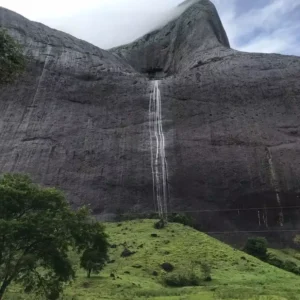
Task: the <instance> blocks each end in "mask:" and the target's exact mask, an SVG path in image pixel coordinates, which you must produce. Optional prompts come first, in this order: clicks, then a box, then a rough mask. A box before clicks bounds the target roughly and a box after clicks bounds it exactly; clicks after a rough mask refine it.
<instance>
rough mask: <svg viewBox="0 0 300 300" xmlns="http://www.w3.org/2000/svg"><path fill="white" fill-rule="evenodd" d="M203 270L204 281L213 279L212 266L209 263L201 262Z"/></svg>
mask: <svg viewBox="0 0 300 300" xmlns="http://www.w3.org/2000/svg"><path fill="white" fill-rule="evenodd" d="M201 271H202V275H203V279H204V281H211V280H212V278H211V267H210V265H209V264H208V263H201Z"/></svg>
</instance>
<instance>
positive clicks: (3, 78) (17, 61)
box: [0, 27, 25, 84]
mask: <svg viewBox="0 0 300 300" xmlns="http://www.w3.org/2000/svg"><path fill="white" fill-rule="evenodd" d="M24 68H25V58H24V56H23V54H22V51H21V47H20V45H19V44H18V43H17V42H16V41H15V40H14V39H13V38H12V37H11V36H10V35H9V34H8V33H7V32H6V31H5V30H3V29H1V27H0V84H1V83H8V82H11V81H13V80H14V79H15V78H16V77H17V76H18V75H19V74H20V73H21V72H23V71H24Z"/></svg>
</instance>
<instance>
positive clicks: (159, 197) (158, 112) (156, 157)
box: [149, 80, 168, 220]
mask: <svg viewBox="0 0 300 300" xmlns="http://www.w3.org/2000/svg"><path fill="white" fill-rule="evenodd" d="M159 84H160V81H159V80H155V81H153V90H152V93H151V95H150V103H149V131H150V149H151V168H152V177H153V198H154V202H155V206H156V209H157V211H158V214H159V217H160V218H161V219H163V220H167V215H168V187H167V184H168V170H167V161H166V153H165V136H164V131H163V126H162V108H161V93H160V89H159Z"/></svg>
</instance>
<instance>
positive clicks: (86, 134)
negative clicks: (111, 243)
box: [0, 0, 300, 231]
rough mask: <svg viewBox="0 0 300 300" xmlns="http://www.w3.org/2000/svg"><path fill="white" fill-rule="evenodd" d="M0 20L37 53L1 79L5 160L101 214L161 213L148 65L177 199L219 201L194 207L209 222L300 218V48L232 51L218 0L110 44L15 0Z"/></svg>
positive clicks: (210, 225) (173, 206)
mask: <svg viewBox="0 0 300 300" xmlns="http://www.w3.org/2000/svg"><path fill="white" fill-rule="evenodd" d="M0 21H1V25H2V26H4V27H6V28H8V30H9V32H10V33H11V34H12V35H14V36H15V37H16V38H18V39H19V40H20V41H21V43H22V44H23V45H24V47H25V48H24V51H25V53H26V54H27V55H28V57H29V64H28V69H27V72H26V74H24V75H23V76H22V78H21V79H20V80H19V81H18V82H16V83H15V84H13V85H9V86H5V87H1V95H0V126H1V133H0V134H1V139H0V154H1V155H0V166H1V172H17V171H18V172H19V171H21V172H27V173H30V174H32V176H33V177H34V179H35V180H36V181H37V182H41V183H43V184H45V185H55V186H58V187H60V188H62V189H63V190H64V191H66V192H67V194H68V198H69V199H70V201H71V202H72V203H73V205H74V206H77V205H81V204H82V203H88V204H90V205H91V207H92V208H93V209H94V212H95V214H98V215H101V216H102V217H108V216H110V215H112V216H113V215H114V213H116V211H117V210H124V211H135V212H146V211H153V210H154V209H155V203H154V201H153V187H152V184H153V183H152V180H153V177H152V170H151V155H150V139H149V123H148V121H149V99H150V94H151V92H152V87H153V83H152V82H151V81H150V80H149V78H148V75H149V76H150V77H155V75H156V74H155V73H156V72H159V77H161V79H162V80H161V81H160V83H159V88H160V91H161V109H162V126H163V130H164V135H165V153H166V159H167V162H168V190H169V198H168V209H169V211H195V210H196V211H197V210H201V211H202V210H206V211H205V212H198V213H194V214H193V215H194V216H195V217H196V218H197V221H198V224H199V227H200V228H202V229H204V230H213V231H219V230H233V229H234V230H235V229H237V228H239V229H243V230H261V229H264V230H266V229H270V228H272V229H283V228H282V227H281V225H282V224H283V225H284V226H285V227H284V229H291V228H295V227H297V226H298V219H299V213H298V212H299V210H298V209H286V208H284V209H281V208H279V207H281V206H284V207H286V206H298V205H300V201H299V187H300V185H299V180H298V178H300V158H299V157H300V156H299V153H300V147H299V145H300V144H299V137H300V131H299V130H300V128H299V126H300V120H299V116H300V111H299V100H300V87H299V84H298V83H299V79H300V78H299V77H300V58H299V57H294V56H283V55H277V54H252V53H242V52H239V51H235V50H232V49H230V48H229V43H228V39H227V36H226V33H225V31H224V29H223V27H222V24H221V22H220V20H219V17H218V15H217V12H216V10H215V8H214V6H213V5H212V4H211V3H210V2H209V1H207V0H200V1H195V3H194V4H192V6H190V7H189V8H188V9H187V10H186V11H185V12H184V13H183V14H182V15H181V16H180V17H179V18H177V19H176V20H173V21H172V22H170V23H169V24H167V25H166V26H165V27H163V28H161V29H160V30H157V31H155V32H153V33H150V34H148V35H146V36H144V37H143V38H141V39H140V40H138V41H136V42H134V43H133V44H130V45H126V46H122V47H119V48H117V49H112V50H111V51H109V52H108V51H104V50H101V49H98V48H96V47H94V46H92V45H90V44H88V43H86V42H83V41H80V40H78V39H75V38H73V37H71V36H69V35H67V34H64V33H61V32H58V31H56V30H53V29H50V28H48V27H46V26H44V25H42V24H38V23H34V22H30V21H28V20H26V19H25V18H23V17H21V16H19V15H17V14H15V13H13V12H10V11H8V10H6V9H3V8H0ZM278 198H279V200H278ZM253 208H261V209H259V210H257V209H253ZM271 208H272V209H271ZM249 209H250V210H249ZM207 210H208V211H207ZM212 210H217V211H212ZM216 220H217V222H216ZM281 223H282V224H281Z"/></svg>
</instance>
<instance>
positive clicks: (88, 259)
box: [80, 233, 108, 278]
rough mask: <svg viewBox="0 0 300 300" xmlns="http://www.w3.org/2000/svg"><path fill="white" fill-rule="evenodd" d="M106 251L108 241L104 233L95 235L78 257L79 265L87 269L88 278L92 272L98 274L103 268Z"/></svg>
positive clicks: (106, 257) (106, 258)
mask: <svg viewBox="0 0 300 300" xmlns="http://www.w3.org/2000/svg"><path fill="white" fill-rule="evenodd" d="M107 252H108V243H107V242H106V236H105V234H104V233H103V234H102V235H101V234H98V235H95V236H94V239H93V240H91V241H90V243H89V245H88V248H87V249H86V250H85V251H84V252H83V254H82V256H81V259H80V266H81V267H82V268H83V269H85V270H86V271H87V277H88V278H90V277H91V273H92V272H94V273H96V274H98V273H99V272H100V271H101V270H102V269H103V267H104V266H105V263H106V261H107V260H108V256H107Z"/></svg>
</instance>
